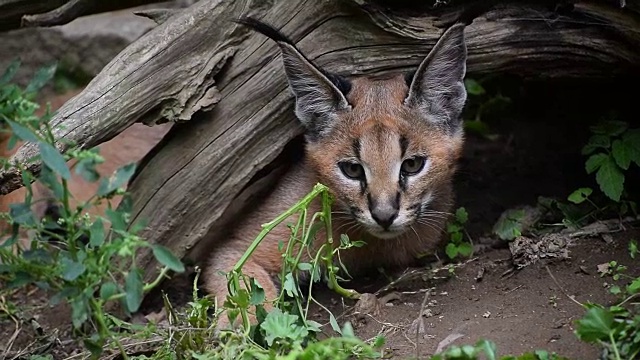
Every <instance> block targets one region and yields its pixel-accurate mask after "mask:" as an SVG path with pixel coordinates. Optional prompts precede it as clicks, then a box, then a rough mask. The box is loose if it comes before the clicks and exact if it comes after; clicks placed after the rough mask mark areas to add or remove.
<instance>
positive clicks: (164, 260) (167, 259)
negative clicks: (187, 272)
mask: <svg viewBox="0 0 640 360" xmlns="http://www.w3.org/2000/svg"><path fill="white" fill-rule="evenodd" d="M151 248H152V249H153V256H155V258H156V260H158V262H160V263H161V264H162V265H164V266H166V267H168V268H169V269H171V270H173V271H175V272H178V273H181V272H184V264H182V262H181V261H180V259H178V258H177V257H176V256H175V255H174V254H173V253H172V252H171V250H169V249H168V248H166V247H164V246H162V245H158V244H153V245H151Z"/></svg>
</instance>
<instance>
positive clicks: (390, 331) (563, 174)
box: [0, 82, 640, 360]
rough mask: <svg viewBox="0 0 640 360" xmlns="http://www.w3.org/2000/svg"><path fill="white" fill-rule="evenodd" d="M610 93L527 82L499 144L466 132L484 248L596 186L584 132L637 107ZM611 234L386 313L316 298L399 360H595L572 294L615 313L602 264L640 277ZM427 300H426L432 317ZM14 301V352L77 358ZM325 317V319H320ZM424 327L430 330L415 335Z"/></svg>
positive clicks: (61, 313)
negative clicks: (480, 353) (529, 208)
mask: <svg viewBox="0 0 640 360" xmlns="http://www.w3.org/2000/svg"><path fill="white" fill-rule="evenodd" d="M618 85H619V83H618ZM612 88H614V87H612V86H611V85H610V84H596V85H593V84H592V85H591V86H590V87H585V86H584V85H583V84H569V85H562V84H554V85H544V84H528V85H527V86H526V87H524V88H523V87H521V86H520V84H519V83H518V82H516V83H515V85H514V86H513V89H511V91H512V92H514V93H516V94H517V96H514V102H513V104H512V105H511V107H510V108H509V109H508V111H506V112H504V113H502V114H501V115H500V116H497V117H495V118H492V119H491V123H490V125H491V129H492V131H494V132H495V133H497V134H499V135H500V136H499V137H498V138H497V139H492V140H490V139H486V138H484V137H482V136H478V135H474V134H469V136H468V141H467V145H466V149H465V153H464V158H463V160H462V162H461V167H460V171H459V174H458V177H457V178H456V192H457V194H458V195H457V199H458V204H457V206H464V207H465V208H466V209H467V211H468V213H469V224H468V227H467V229H468V232H469V235H470V237H471V238H472V239H473V240H474V242H475V243H478V242H480V239H482V238H486V237H488V235H489V233H490V231H491V228H492V226H493V224H494V223H495V222H496V220H497V219H498V217H499V216H500V214H501V213H502V212H503V211H505V210H507V209H511V208H513V207H517V206H522V205H535V204H536V202H537V199H538V197H539V196H546V197H558V198H560V199H565V198H566V196H567V195H568V194H569V193H570V192H571V191H573V190H575V189H576V188H578V187H580V186H586V185H588V186H597V185H594V184H593V183H592V182H591V180H590V179H589V178H587V177H586V176H585V173H584V167H583V166H584V165H583V164H584V158H583V157H582V156H581V155H580V149H581V147H582V144H584V142H585V141H586V139H587V137H588V135H589V134H588V127H587V125H588V124H589V123H592V122H593V121H595V120H597V119H598V118H599V117H600V116H601V115H603V114H604V113H606V112H607V111H608V110H611V109H616V110H618V111H619V113H620V114H622V115H624V114H627V113H628V112H629V111H630V108H631V104H632V103H633V102H632V101H629V99H628V98H625V97H624V94H623V93H622V95H620V94H617V93H615V92H614V91H607V93H606V94H603V93H602V92H601V91H596V90H597V89H612ZM523 89H524V90H523ZM629 96H631V95H628V97H629ZM603 105H604V106H603ZM627 119H632V118H627ZM632 120H633V119H632ZM631 175H633V176H636V175H637V174H635V173H634V174H631ZM635 178H636V179H637V177H635ZM628 183H633V182H632V181H631V180H629V181H628ZM632 186H633V185H632ZM609 235H611V236H612V239H610V238H608V237H604V238H603V237H602V236H599V235H598V236H590V237H583V238H575V239H574V240H572V241H571V244H570V246H568V247H567V249H568V255H569V256H568V258H559V259H543V260H541V261H538V262H536V263H533V264H530V265H529V266H526V267H524V268H523V269H521V270H515V269H514V264H513V260H512V256H511V252H510V251H509V248H507V247H504V246H503V247H501V248H494V249H489V250H486V251H485V252H481V253H478V254H476V255H475V256H474V257H473V258H472V260H470V261H468V262H466V263H463V264H461V265H460V266H458V267H456V268H455V272H454V275H453V276H447V271H442V272H439V273H438V275H439V276H438V277H437V278H435V279H434V278H433V276H427V275H426V274H427V273H428V270H427V269H426V268H422V269H414V271H415V272H417V273H420V274H422V275H423V276H418V277H417V278H414V279H412V280H410V281H402V282H400V283H399V284H398V285H397V286H396V287H394V288H393V291H394V292H395V294H396V295H397V296H396V297H394V298H392V299H391V300H390V301H389V302H388V303H387V304H386V305H384V306H382V307H381V308H380V311H379V313H370V314H369V315H361V316H358V315H353V314H350V311H351V310H352V308H351V307H352V305H353V304H354V302H349V301H344V302H343V301H342V300H340V299H339V298H338V297H337V296H336V295H334V294H333V293H331V292H329V291H328V290H327V289H325V288H318V291H316V294H315V296H316V298H317V299H318V300H320V301H321V302H322V303H323V304H325V305H327V306H328V307H329V308H330V309H331V311H332V312H333V313H334V314H336V315H337V314H342V313H346V315H345V316H344V317H342V318H340V319H339V322H343V321H344V320H346V319H349V320H351V321H352V322H353V324H354V328H355V331H356V334H357V335H359V336H360V337H362V338H365V339H368V338H372V337H374V336H376V335H377V334H379V333H383V334H385V337H386V340H387V341H386V347H387V349H388V353H389V357H390V358H397V359H406V358H410V357H416V356H417V357H418V358H425V357H426V356H428V355H430V354H433V353H435V352H436V350H438V349H439V346H446V345H448V344H470V343H475V342H476V341H477V340H479V339H481V338H485V339H489V340H492V341H494V342H495V343H496V344H497V347H498V352H499V354H503V355H505V354H520V353H522V352H526V351H532V350H535V349H545V350H549V351H555V352H557V353H559V354H561V355H563V356H566V357H568V358H570V359H579V360H581V359H585V360H588V359H594V360H595V359H597V358H598V356H599V351H598V349H597V348H596V347H594V346H590V345H588V344H584V343H581V342H579V341H578V340H577V338H576V336H575V335H574V334H573V330H574V321H575V320H576V319H578V318H579V317H581V316H582V315H583V314H584V310H583V309H582V308H580V307H579V306H578V305H577V304H576V303H575V302H574V301H572V300H571V299H570V298H569V297H568V296H573V297H574V298H575V300H576V301H578V302H581V303H586V302H589V301H592V302H598V303H603V304H610V303H611V302H612V301H613V300H614V298H613V297H612V296H611V295H609V294H608V292H607V289H606V288H605V283H611V281H612V280H611V278H610V277H605V278H603V277H601V276H600V274H599V273H598V271H597V266H598V265H599V264H603V263H606V262H608V261H611V260H617V261H618V262H619V263H621V264H624V265H627V266H628V268H629V270H628V273H629V274H630V275H634V276H639V275H640V266H638V260H637V259H636V260H632V259H631V258H630V257H629V255H628V251H627V246H628V242H629V240H630V239H636V240H640V229H638V228H637V225H636V227H634V226H626V228H625V230H622V231H618V232H613V233H611V234H609ZM605 240H606V241H605ZM611 240H612V241H611ZM387 275H389V276H392V277H393V276H396V275H397V274H395V275H394V274H387ZM554 279H555V280H554ZM387 284H388V280H387V278H385V276H382V275H375V276H371V277H368V278H362V279H358V281H354V282H353V283H349V284H347V286H349V287H354V288H356V289H357V290H359V291H362V292H368V293H375V292H376V291H378V290H380V289H381V288H382V287H384V286H385V285H387ZM187 291H190V289H189V288H188V286H187ZM425 292H428V294H429V295H428V298H427V302H426V305H425V306H424V307H423V301H424V299H425ZM0 300H1V299H0ZM8 300H11V301H13V302H15V303H17V304H18V305H19V307H20V310H23V311H24V319H23V320H25V321H26V322H25V323H24V324H23V326H22V329H21V330H20V332H19V333H18V334H17V338H16V341H15V342H14V344H13V347H12V349H11V350H12V351H16V350H20V349H23V348H30V349H31V350H33V345H31V342H32V341H33V339H34V338H36V337H37V336H35V335H36V334H38V333H41V334H42V335H41V336H40V337H41V338H42V337H45V338H46V337H47V336H49V338H57V339H58V340H59V341H53V342H48V341H47V340H39V341H38V344H45V345H46V344H49V345H50V346H51V348H50V349H48V350H47V351H46V352H50V353H52V354H54V358H55V359H65V358H67V357H69V356H71V355H73V354H74V352H77V349H78V348H77V346H76V344H75V343H74V342H73V341H72V340H70V339H71V336H70V317H69V313H68V310H66V309H64V308H63V307H57V308H55V309H51V308H49V307H48V306H47V305H46V299H45V298H44V297H43V296H42V294H40V293H39V292H32V293H26V292H20V293H17V294H15V297H14V298H13V299H8ZM2 304H3V302H2V301H0V306H2ZM1 310H2V309H1V307H0V312H1ZM150 310H152V309H148V308H147V309H143V312H148V311H150ZM420 313H422V316H419V315H420ZM30 317H35V318H36V319H37V324H39V325H38V326H35V327H32V326H29V324H31V325H33V324H34V323H33V322H29V321H28V320H29V319H30ZM317 318H318V321H323V320H327V317H326V314H324V313H323V312H321V311H319V312H318V316H317ZM417 319H421V321H422V323H423V324H424V326H423V327H421V329H422V331H420V332H419V333H418V335H417V336H416V331H415V330H416V328H418V326H417V324H419V323H420V321H418V320H417ZM13 334H15V325H14V323H13V322H12V321H11V320H10V319H6V318H5V317H2V316H0V354H2V353H3V350H7V349H4V346H5V344H6V343H8V341H9V340H10V339H11V337H12V335H13Z"/></svg>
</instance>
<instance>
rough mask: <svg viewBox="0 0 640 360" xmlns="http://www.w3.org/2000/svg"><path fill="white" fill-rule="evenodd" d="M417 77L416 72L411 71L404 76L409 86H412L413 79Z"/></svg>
mask: <svg viewBox="0 0 640 360" xmlns="http://www.w3.org/2000/svg"><path fill="white" fill-rule="evenodd" d="M415 75H416V70H413V71H409V72H407V73H405V74H404V82H405V83H407V86H411V82H412V81H413V77H414V76H415Z"/></svg>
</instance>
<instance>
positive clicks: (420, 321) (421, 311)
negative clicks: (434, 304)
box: [416, 291, 431, 359]
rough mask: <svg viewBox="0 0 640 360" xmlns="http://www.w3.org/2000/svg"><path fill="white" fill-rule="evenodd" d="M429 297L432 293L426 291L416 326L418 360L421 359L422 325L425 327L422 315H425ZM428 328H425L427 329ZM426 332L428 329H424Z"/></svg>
mask: <svg viewBox="0 0 640 360" xmlns="http://www.w3.org/2000/svg"><path fill="white" fill-rule="evenodd" d="M429 295H431V292H430V291H425V293H424V299H422V306H420V313H419V314H418V318H417V319H416V322H417V323H418V324H417V326H416V359H420V342H419V339H420V325H424V323H423V322H422V314H424V310H425V308H426V307H427V300H429ZM425 327H426V326H423V328H425ZM424 330H425V332H426V329H424Z"/></svg>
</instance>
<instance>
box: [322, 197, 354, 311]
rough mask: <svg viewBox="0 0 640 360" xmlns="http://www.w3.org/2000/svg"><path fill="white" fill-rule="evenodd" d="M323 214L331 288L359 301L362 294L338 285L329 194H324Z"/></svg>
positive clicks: (326, 260)
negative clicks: (334, 262)
mask: <svg viewBox="0 0 640 360" xmlns="http://www.w3.org/2000/svg"><path fill="white" fill-rule="evenodd" d="M322 214H323V220H324V224H325V230H326V233H327V244H328V245H329V246H328V247H327V250H326V251H327V255H326V256H325V257H324V260H325V264H326V267H327V271H328V272H329V284H328V286H329V288H330V289H332V290H333V291H335V292H336V293H338V295H340V296H342V297H346V298H348V299H359V298H360V293H358V292H357V291H355V290H353V289H345V288H343V287H342V286H340V284H338V279H337V278H336V270H335V268H334V266H333V228H332V226H331V199H330V198H329V193H328V192H326V191H325V192H323V193H322Z"/></svg>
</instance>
